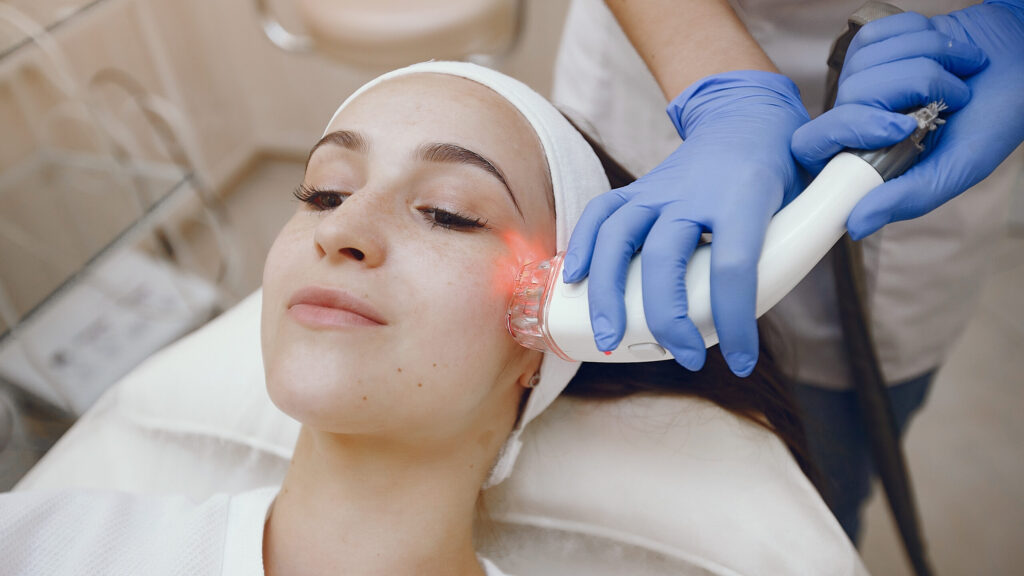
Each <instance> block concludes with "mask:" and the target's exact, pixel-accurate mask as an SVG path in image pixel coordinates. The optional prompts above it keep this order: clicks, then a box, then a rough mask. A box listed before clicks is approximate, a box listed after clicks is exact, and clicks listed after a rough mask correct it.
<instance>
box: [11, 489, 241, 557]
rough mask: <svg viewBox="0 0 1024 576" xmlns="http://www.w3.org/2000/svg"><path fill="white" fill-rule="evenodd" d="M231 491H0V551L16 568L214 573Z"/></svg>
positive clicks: (220, 551) (221, 546)
mask: <svg viewBox="0 0 1024 576" xmlns="http://www.w3.org/2000/svg"><path fill="white" fill-rule="evenodd" d="M229 500H230V496H228V495H226V494H224V495H216V496H213V497H211V498H208V499H207V500H204V501H202V502H195V501H193V500H191V499H190V498H188V497H186V496H181V495H168V496H162V495H159V496H158V495H142V494H130V493H125V492H108V491H89V490H75V491H58V492H14V493H5V494H0V557H3V558H4V566H5V570H7V569H10V570H11V571H12V573H15V574H95V573H99V572H102V573H105V574H216V573H218V572H219V568H220V558H221V554H222V551H223V541H224V527H225V524H226V518H227V510H228V503H229Z"/></svg>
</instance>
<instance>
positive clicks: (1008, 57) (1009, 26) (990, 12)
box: [792, 0, 1024, 240]
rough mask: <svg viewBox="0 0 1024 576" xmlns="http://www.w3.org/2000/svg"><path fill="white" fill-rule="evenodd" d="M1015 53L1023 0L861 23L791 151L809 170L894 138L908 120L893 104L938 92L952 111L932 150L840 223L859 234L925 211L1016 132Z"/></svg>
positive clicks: (954, 191)
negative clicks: (833, 91)
mask: <svg viewBox="0 0 1024 576" xmlns="http://www.w3.org/2000/svg"><path fill="white" fill-rule="evenodd" d="M1022 55H1024V2H1022V1H1021V0H990V1H989V2H986V3H985V4H982V5H977V6H971V7H969V8H966V9H964V10H960V11H958V12H953V13H952V14H949V15H943V16H936V17H934V18H931V19H927V18H925V17H924V16H921V15H920V14H914V13H909V12H908V13H905V14H898V15H895V16H890V17H888V18H883V19H881V20H877V21H875V22H871V23H868V24H866V25H865V26H864V27H863V28H862V29H861V30H860V32H858V33H857V36H855V37H854V39H853V42H852V43H851V45H850V48H849V50H848V52H847V56H846V62H845V64H844V67H843V74H842V76H841V78H840V84H839V92H838V95H837V98H836V107H835V108H833V109H832V110H830V111H829V112H826V113H825V114H822V115H821V116H820V117H818V118H816V119H814V120H812V121H811V122H809V123H807V124H805V125H804V126H803V127H801V128H800V129H798V130H797V131H796V132H795V133H794V134H793V142H792V144H793V155H794V157H795V158H796V159H797V160H798V161H799V162H800V163H801V164H802V165H804V166H805V167H806V168H807V169H808V170H810V171H812V172H816V171H817V170H820V169H821V167H822V166H824V164H825V162H827V161H828V160H829V158H831V157H832V156H833V155H834V154H835V153H836V152H838V151H839V150H841V149H843V148H857V149H868V148H872V147H874V146H877V145H878V144H879V143H880V142H884V141H890V142H891V141H895V140H898V139H900V138H902V137H903V136H905V135H906V134H908V133H909V131H911V130H913V126H911V125H910V124H909V123H907V121H906V117H905V116H904V115H903V114H898V112H901V111H904V110H906V109H909V108H912V107H915V106H920V105H923V104H924V103H926V102H929V101H932V100H936V99H942V100H943V101H944V102H945V103H946V104H947V105H948V106H949V108H950V111H953V112H954V113H952V114H951V115H949V117H948V119H947V120H948V121H947V123H946V125H945V126H944V127H943V130H942V137H941V139H940V140H939V141H938V143H937V144H936V145H935V147H934V149H932V150H931V151H930V152H929V154H928V156H927V157H926V158H924V159H922V161H921V162H919V163H918V164H917V165H915V166H914V167H913V168H911V169H910V170H908V171H907V173H906V174H904V175H903V176H901V177H899V178H896V179H894V180H892V181H890V182H886V183H885V184H883V185H881V186H879V187H878V188H876V189H875V190H873V191H871V192H870V193H869V194H868V195H867V196H866V197H865V198H864V199H863V200H862V201H861V202H860V203H858V205H857V207H856V208H854V210H853V212H852V213H851V214H850V218H849V220H848V222H847V228H848V229H849V232H850V236H852V237H853V238H854V239H855V240H859V239H861V238H864V237H865V236H868V235H870V234H872V233H874V232H875V231H877V230H878V229H879V228H881V227H882V226H884V225H885V224H887V223H889V222H893V221H898V220H907V219H910V218H916V217H918V216H921V215H923V214H926V213H928V212H930V211H931V210H933V209H935V208H936V207H938V206H939V205H941V204H943V203H944V202H946V201H948V200H949V199H951V198H953V197H955V196H957V195H958V194H960V193H961V192H963V191H964V190H966V189H968V188H970V187H971V186H973V185H974V184H976V183H978V182H979V181H981V180H982V179H984V178H985V177H986V176H988V175H989V174H990V173H991V172H992V171H993V170H995V168H996V166H998V165H999V164H1000V163H1001V162H1002V161H1003V160H1004V159H1005V158H1006V157H1007V156H1008V155H1009V154H1010V153H1011V152H1013V150H1014V149H1015V148H1016V147H1017V146H1018V145H1020V143H1021V141H1022V140H1024V110H1022V107H1021V102H1022V100H1021V98H1022V95H1024V56H1022Z"/></svg>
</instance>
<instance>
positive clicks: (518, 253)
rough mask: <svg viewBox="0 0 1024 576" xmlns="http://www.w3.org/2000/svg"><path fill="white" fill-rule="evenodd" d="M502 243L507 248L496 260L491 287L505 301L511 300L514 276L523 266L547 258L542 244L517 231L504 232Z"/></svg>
mask: <svg viewBox="0 0 1024 576" xmlns="http://www.w3.org/2000/svg"><path fill="white" fill-rule="evenodd" d="M502 242H504V243H505V246H507V247H508V250H507V251H506V252H505V255H504V256H502V257H501V258H499V259H498V261H497V262H496V263H495V267H494V271H495V274H494V279H493V282H492V286H494V289H495V290H496V291H497V293H498V294H500V295H501V296H502V297H503V298H505V300H510V299H511V298H512V291H513V289H514V288H515V281H516V276H517V275H518V274H519V271H520V270H522V268H523V266H525V265H526V264H529V263H530V262H536V261H537V260H543V259H545V258H547V257H548V256H547V254H546V252H545V250H544V246H543V243H542V242H540V241H539V240H535V239H528V238H524V237H523V235H522V234H521V233H520V232H518V231H509V232H505V233H504V234H503V235H502Z"/></svg>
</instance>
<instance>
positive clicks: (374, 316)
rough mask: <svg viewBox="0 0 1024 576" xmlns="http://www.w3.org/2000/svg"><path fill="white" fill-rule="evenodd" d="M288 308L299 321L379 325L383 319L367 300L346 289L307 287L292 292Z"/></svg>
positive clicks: (335, 324) (383, 321) (343, 324)
mask: <svg viewBox="0 0 1024 576" xmlns="http://www.w3.org/2000/svg"><path fill="white" fill-rule="evenodd" d="M288 311H289V312H290V313H291V314H293V315H294V316H296V317H297V318H299V319H301V320H306V321H309V322H312V323H314V324H325V325H330V326H348V325H359V326H382V325H385V324H387V322H386V321H385V320H384V318H383V317H382V316H381V315H380V313H379V312H377V310H375V309H374V308H373V306H371V305H370V304H369V303H368V302H366V301H365V300H362V299H360V298H357V297H355V296H353V295H351V294H349V293H348V292H344V291H342V290H336V289H331V288H321V287H319V286H307V287H306V288H302V289H301V290H298V291H297V292H295V294H293V295H292V298H291V300H289V302H288Z"/></svg>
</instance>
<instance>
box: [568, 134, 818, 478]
mask: <svg viewBox="0 0 1024 576" xmlns="http://www.w3.org/2000/svg"><path fill="white" fill-rule="evenodd" d="M569 121H570V123H572V120H571V119H570V120H569ZM573 125H574V126H576V124H575V123H573ZM576 128H577V130H579V132H580V134H581V135H583V138H584V139H585V140H586V141H587V142H588V143H589V144H590V146H591V147H592V148H593V149H594V152H595V153H596V154H597V156H598V158H599V159H600V160H601V165H602V166H603V167H604V170H605V173H606V174H607V175H608V181H609V183H610V184H611V187H612V188H620V187H622V186H625V185H627V184H629V183H631V182H633V181H634V180H635V178H634V177H633V175H632V174H630V173H629V171H628V170H626V169H625V168H624V167H623V166H622V165H621V164H619V163H618V162H616V161H615V159H614V158H612V157H611V156H610V155H609V154H608V153H607V152H606V151H605V150H604V148H603V147H602V146H601V145H600V144H598V143H597V142H596V141H595V140H594V139H593V138H592V137H591V136H590V135H589V134H587V133H586V131H585V130H581V129H580V128H579V126H576ZM758 333H759V334H758V335H759V337H760V338H759V341H760V343H761V345H760V350H759V358H758V361H757V365H756V366H755V367H754V371H753V372H752V373H751V374H750V375H749V376H747V377H745V378H741V377H739V376H736V375H735V374H733V373H732V371H731V370H729V366H728V365H727V364H726V362H725V358H724V357H723V356H722V353H721V351H720V350H719V347H718V346H717V345H716V346H713V347H711V348H709V349H708V351H707V360H706V362H705V363H704V367H703V368H701V369H700V370H699V371H697V372H691V371H689V370H687V369H685V368H683V367H682V366H680V365H679V364H677V363H676V362H675V360H666V361H662V362H643V363H636V364H612V363H609V364H599V363H589V362H585V363H583V366H581V367H580V369H579V372H577V373H576V376H575V377H574V378H573V379H572V380H571V381H570V382H569V385H568V387H566V389H565V392H563V393H564V394H566V395H569V396H576V397H584V398H604V399H608V398H622V397H625V396H630V395H632V394H638V393H653V394H668V395H685V396H693V397H697V398H704V399H706V400H709V401H711V402H713V403H715V404H717V405H718V406H720V407H721V408H723V409H725V410H728V411H729V412H731V413H733V414H736V415H737V416H740V417H742V418H745V419H746V420H749V421H750V422H753V423H754V424H757V425H758V426H761V427H764V428H766V429H768V430H770V431H772V432H773V433H775V435H776V436H778V437H779V439H781V440H782V441H783V443H785V445H786V447H787V448H789V451H790V453H791V454H792V455H793V457H794V458H795V459H796V461H797V464H799V466H800V469H801V470H803V472H804V474H805V475H807V477H808V478H809V479H810V480H811V482H812V483H813V484H814V485H815V487H817V488H818V490H819V492H821V483H820V476H819V474H818V471H817V470H816V468H815V467H814V465H813V463H812V462H811V460H810V458H809V455H808V449H807V436H806V433H805V431H804V426H803V421H802V419H801V417H800V413H799V410H798V409H797V407H796V404H795V402H794V400H793V395H792V391H791V389H790V386H789V384H788V382H787V380H786V379H785V378H784V377H783V376H782V374H781V372H780V371H779V369H778V366H777V364H776V353H777V352H776V351H775V350H773V349H772V347H771V346H770V344H771V343H778V342H779V339H778V338H777V337H776V336H775V334H773V333H772V330H771V328H770V326H768V325H767V324H766V323H765V322H764V321H761V322H759V323H758Z"/></svg>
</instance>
